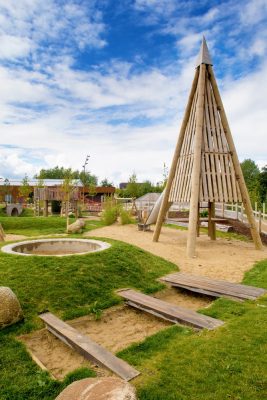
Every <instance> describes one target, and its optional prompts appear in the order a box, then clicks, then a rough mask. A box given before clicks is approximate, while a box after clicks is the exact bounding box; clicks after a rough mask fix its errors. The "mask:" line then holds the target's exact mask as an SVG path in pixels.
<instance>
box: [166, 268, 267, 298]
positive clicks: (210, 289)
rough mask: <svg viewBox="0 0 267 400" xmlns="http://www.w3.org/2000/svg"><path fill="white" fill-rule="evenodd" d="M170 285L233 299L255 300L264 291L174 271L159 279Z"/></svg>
mask: <svg viewBox="0 0 267 400" xmlns="http://www.w3.org/2000/svg"><path fill="white" fill-rule="evenodd" d="M160 280H161V281H164V282H167V283H169V284H170V285H171V286H175V287H179V288H183V289H187V290H191V291H193V292H197V293H202V294H207V295H209V296H214V297H227V298H230V299H234V300H247V299H249V300H255V299H257V298H258V297H259V296H262V295H263V294H264V293H266V290H265V289H262V288H257V287H254V286H247V285H242V284H237V283H231V282H228V281H223V280H217V279H210V278H208V277H205V276H194V275H189V274H183V273H181V272H176V273H174V274H170V275H166V276H164V277H163V278H161V279H160Z"/></svg>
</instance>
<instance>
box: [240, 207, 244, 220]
mask: <svg viewBox="0 0 267 400" xmlns="http://www.w3.org/2000/svg"><path fill="white" fill-rule="evenodd" d="M241 222H244V208H243V203H242V204H241Z"/></svg>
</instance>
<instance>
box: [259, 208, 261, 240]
mask: <svg viewBox="0 0 267 400" xmlns="http://www.w3.org/2000/svg"><path fill="white" fill-rule="evenodd" d="M259 234H261V210H259Z"/></svg>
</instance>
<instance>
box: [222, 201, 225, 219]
mask: <svg viewBox="0 0 267 400" xmlns="http://www.w3.org/2000/svg"><path fill="white" fill-rule="evenodd" d="M224 214H225V204H224V203H222V217H223V218H224Z"/></svg>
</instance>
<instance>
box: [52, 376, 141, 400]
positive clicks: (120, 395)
mask: <svg viewBox="0 0 267 400" xmlns="http://www.w3.org/2000/svg"><path fill="white" fill-rule="evenodd" d="M55 400H137V397H136V393H135V389H134V387H133V386H132V385H130V383H128V382H126V381H123V380H122V379H119V378H112V377H111V378H86V379H81V380H80V381H76V382H73V383H72V384H71V385H69V386H68V387H66V389H64V390H63V392H61V393H60V395H59V396H58V397H57V398H56V399H55Z"/></svg>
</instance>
